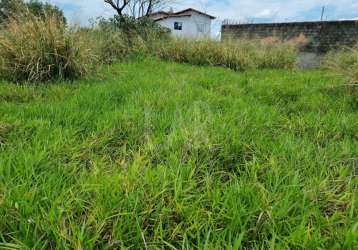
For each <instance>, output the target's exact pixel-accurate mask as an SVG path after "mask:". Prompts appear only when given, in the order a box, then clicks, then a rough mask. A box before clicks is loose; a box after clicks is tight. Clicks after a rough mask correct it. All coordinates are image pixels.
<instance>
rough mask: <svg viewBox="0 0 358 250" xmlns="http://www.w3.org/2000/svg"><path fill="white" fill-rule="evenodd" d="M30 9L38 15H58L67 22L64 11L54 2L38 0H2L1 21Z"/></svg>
mask: <svg viewBox="0 0 358 250" xmlns="http://www.w3.org/2000/svg"><path fill="white" fill-rule="evenodd" d="M26 9H28V10H29V11H30V12H31V13H33V14H34V15H35V16H38V17H42V18H43V17H44V16H45V15H51V16H57V17H58V18H59V19H60V20H61V21H63V22H64V23H66V18H65V15H64V13H63V11H62V10H61V9H60V8H59V7H57V6H55V5H52V4H49V3H47V2H46V3H43V2H40V1H38V0H30V1H29V2H24V0H0V22H4V21H5V20H6V19H7V18H8V17H9V16H11V15H16V14H17V13H21V12H22V11H25V10H26Z"/></svg>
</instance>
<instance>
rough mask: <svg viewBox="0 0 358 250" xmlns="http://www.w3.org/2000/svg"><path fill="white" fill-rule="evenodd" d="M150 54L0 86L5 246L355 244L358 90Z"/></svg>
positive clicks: (320, 75) (316, 76)
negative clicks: (67, 76)
mask: <svg viewBox="0 0 358 250" xmlns="http://www.w3.org/2000/svg"><path fill="white" fill-rule="evenodd" d="M340 83H341V79H339V78H337V77H334V76H331V75H329V74H328V73H327V72H325V71H297V72H295V71H284V70H282V71H281V70H275V71H252V72H246V73H235V72H232V71H230V70H226V69H221V68H213V67H195V66H187V65H180V64H174V63H165V62H161V61H157V60H153V59H146V60H144V61H142V62H132V63H123V64H118V65H115V66H111V67H110V68H105V69H103V70H102V71H101V72H100V74H99V75H98V76H96V77H93V79H88V80H83V81H78V82H74V83H62V84H61V83H59V84H53V85H47V86H35V85H27V86H15V85H13V84H10V83H5V82H2V83H0V242H1V243H0V249H28V248H30V249H31V248H32V249H119V248H122V249H126V248H128V249H157V248H164V249H192V248H198V249H240V248H241V249H242V248H246V249H252V248H255V249H269V248H271V249H288V248H292V249H353V248H354V246H357V244H358V219H357V218H358V197H357V192H358V177H357V175H358V112H357V111H358V94H357V92H356V91H354V90H352V89H347V88H345V87H337V85H339V84H340Z"/></svg>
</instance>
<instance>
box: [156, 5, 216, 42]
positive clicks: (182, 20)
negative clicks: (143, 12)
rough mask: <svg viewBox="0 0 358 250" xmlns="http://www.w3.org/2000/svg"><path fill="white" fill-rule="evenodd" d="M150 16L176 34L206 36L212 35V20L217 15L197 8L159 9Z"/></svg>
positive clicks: (183, 36)
mask: <svg viewBox="0 0 358 250" xmlns="http://www.w3.org/2000/svg"><path fill="white" fill-rule="evenodd" d="M150 17H151V18H152V19H153V20H154V21H155V22H157V23H159V24H160V25H162V26H163V27H166V28H169V29H170V30H171V32H172V34H173V35H174V36H177V37H182V38H206V37H210V35H211V21H212V20H213V19H215V17H213V16H211V15H208V14H206V13H204V12H201V11H198V10H195V9H186V10H182V11H179V12H165V11H159V12H155V13H152V14H151V15H150Z"/></svg>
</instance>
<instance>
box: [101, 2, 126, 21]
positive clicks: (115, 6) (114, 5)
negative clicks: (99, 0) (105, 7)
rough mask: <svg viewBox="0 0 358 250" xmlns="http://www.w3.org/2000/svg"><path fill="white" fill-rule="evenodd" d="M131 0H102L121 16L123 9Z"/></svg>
mask: <svg viewBox="0 0 358 250" xmlns="http://www.w3.org/2000/svg"><path fill="white" fill-rule="evenodd" d="M130 1H131V0H116V1H115V0H104V2H105V3H107V4H109V5H110V6H112V8H113V9H114V10H115V11H117V14H118V15H119V16H120V17H122V16H123V10H124V9H125V8H126V7H127V6H128V4H129V3H130Z"/></svg>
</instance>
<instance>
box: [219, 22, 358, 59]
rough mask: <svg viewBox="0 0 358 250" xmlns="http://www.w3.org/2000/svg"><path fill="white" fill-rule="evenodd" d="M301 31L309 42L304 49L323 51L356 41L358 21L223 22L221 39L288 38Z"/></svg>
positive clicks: (357, 40)
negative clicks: (233, 23)
mask: <svg viewBox="0 0 358 250" xmlns="http://www.w3.org/2000/svg"><path fill="white" fill-rule="evenodd" d="M300 34H303V35H305V36H306V38H308V40H309V44H308V45H307V46H306V48H304V51H307V52H315V53H324V52H327V51H328V50H330V49H332V48H337V47H339V46H351V45H353V44H355V43H358V21H329V22H296V23H272V24H240V25H223V26H222V39H223V40H225V39H237V38H244V39H247V38H248V39H255V38H265V37H279V38H281V39H283V40H288V39H290V38H293V37H297V36H299V35H300Z"/></svg>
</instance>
